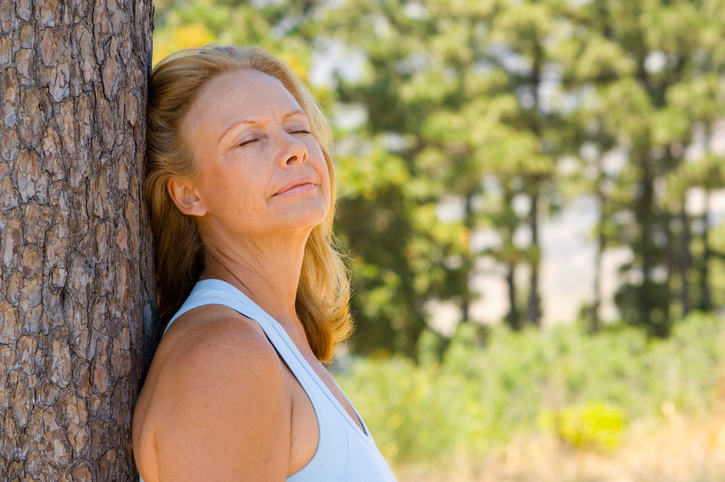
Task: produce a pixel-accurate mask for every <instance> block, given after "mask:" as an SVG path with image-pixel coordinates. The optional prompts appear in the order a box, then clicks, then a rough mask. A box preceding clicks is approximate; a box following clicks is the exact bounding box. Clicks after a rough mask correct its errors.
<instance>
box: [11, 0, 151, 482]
mask: <svg viewBox="0 0 725 482" xmlns="http://www.w3.org/2000/svg"><path fill="white" fill-rule="evenodd" d="M151 26H152V5H151V0H96V1H95V3H94V2H89V1H84V0H74V1H65V2H61V1H58V0H17V1H3V2H1V3H0V105H1V106H2V110H1V111H0V157H1V160H0V423H2V428H1V430H2V438H1V440H0V480H8V481H12V480H37V481H48V482H50V481H70V480H77V481H93V480H98V481H117V480H132V479H133V478H134V477H136V471H135V466H134V463H133V456H132V453H131V437H130V433H131V416H132V413H133V405H134V402H135V399H136V395H137V393H138V389H139V386H140V380H141V378H142V376H143V374H144V373H145V370H146V367H147V366H148V362H149V358H150V355H151V353H152V349H153V347H154V344H155V342H156V340H157V336H158V334H157V329H156V327H155V323H154V319H155V311H156V302H155V298H156V297H155V287H154V281H153V271H152V267H153V263H152V259H151V257H152V254H151V240H150V234H149V229H148V226H147V221H146V213H145V206H144V203H143V201H142V196H141V184H142V180H143V173H142V159H143V155H144V149H145V140H144V131H145V103H146V89H147V80H146V79H147V70H148V68H149V64H150V52H151Z"/></svg>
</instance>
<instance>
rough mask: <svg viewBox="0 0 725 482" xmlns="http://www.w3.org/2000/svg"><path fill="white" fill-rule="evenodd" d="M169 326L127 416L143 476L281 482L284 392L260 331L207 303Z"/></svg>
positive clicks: (286, 426)
mask: <svg viewBox="0 0 725 482" xmlns="http://www.w3.org/2000/svg"><path fill="white" fill-rule="evenodd" d="M175 323H178V325H176V326H173V327H172V328H170V329H169V332H168V333H167V335H166V336H165V337H164V339H163V341H162V343H161V345H160V346H159V349H158V351H157V354H156V355H155V357H154V361H153V363H152V366H151V369H150V371H149V375H148V378H147V381H146V383H145V385H144V388H143V390H142V393H141V395H140V397H139V400H138V405H137V409H136V412H135V413H134V434H133V443H134V451H135V453H136V457H137V465H138V466H139V470H140V471H141V472H142V475H143V476H144V480H146V482H152V481H153V480H154V475H155V476H156V478H155V480H221V481H223V480H227V479H229V480H232V479H234V480H238V479H239V478H240V477H241V478H243V479H246V477H245V474H246V475H251V474H254V476H255V478H256V477H257V476H259V475H261V474H262V473H265V474H266V475H268V478H265V479H264V480H275V479H277V478H280V477H281V479H280V480H283V479H284V478H285V477H286V471H287V457H288V456H289V453H288V447H289V437H290V423H289V420H290V412H291V395H290V393H289V390H288V388H287V387H286V385H285V376H284V367H283V364H282V362H281V361H280V359H279V357H278V356H277V352H276V351H275V349H274V347H273V346H272V345H271V344H270V343H269V341H268V340H267V338H266V336H265V335H264V332H263V331H262V330H261V328H260V327H259V326H258V325H257V324H256V323H255V322H253V321H252V320H249V319H247V318H244V317H242V316H241V315H239V314H238V313H236V312H234V311H233V310H231V309H229V308H225V307H221V306H214V305H210V306H205V307H200V308H197V309H196V310H192V311H190V312H189V313H188V314H185V315H183V316H182V317H179V319H178V320H177V322H175ZM265 460H266V461H267V463H266V464H262V465H263V466H259V465H260V461H265ZM273 460H276V461H277V462H278V463H269V462H271V461H273ZM154 466H155V467H154ZM260 471H261V472H260ZM144 472H149V477H148V478H147V477H146V475H145V474H144ZM154 472H156V473H155V474H154Z"/></svg>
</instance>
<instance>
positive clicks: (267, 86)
mask: <svg viewBox="0 0 725 482" xmlns="http://www.w3.org/2000/svg"><path fill="white" fill-rule="evenodd" d="M296 109H300V106H299V104H298V103H297V101H296V100H295V98H294V97H293V96H292V94H290V92H289V91H288V90H287V89H286V88H285V87H284V86H283V85H282V83H281V82H280V81H279V80H277V79H275V78H274V77H272V76H270V75H267V74H265V73H263V72H259V71H258V70H252V69H243V70H238V71H234V72H228V73H225V74H221V75H218V76H216V77H214V78H212V79H211V80H209V81H208V82H207V83H206V84H205V85H204V87H202V89H201V91H200V92H199V95H198V96H197V98H196V99H195V100H194V103H193V104H192V106H191V109H190V110H189V115H188V117H187V123H188V124H189V126H190V127H192V126H193V128H194V130H198V129H200V128H201V129H206V128H211V129H214V130H216V129H220V128H224V127H225V126H227V125H229V124H231V123H233V122H238V121H240V120H257V119H260V118H262V119H263V118H265V117H268V116H270V115H277V116H280V115H282V114H284V113H286V112H289V111H292V110H296Z"/></svg>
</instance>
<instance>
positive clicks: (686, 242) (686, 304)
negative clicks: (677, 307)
mask: <svg viewBox="0 0 725 482" xmlns="http://www.w3.org/2000/svg"><path fill="white" fill-rule="evenodd" d="M680 223H681V224H682V227H681V231H680V257H679V261H680V279H681V288H680V290H681V291H680V302H681V303H682V316H687V315H689V314H690V311H692V305H691V303H690V280H689V278H688V274H689V272H690V267H691V266H692V255H691V254H690V244H691V238H692V236H691V233H690V216H689V215H688V214H687V210H686V209H685V197H684V196H683V197H682V200H681V201H680Z"/></svg>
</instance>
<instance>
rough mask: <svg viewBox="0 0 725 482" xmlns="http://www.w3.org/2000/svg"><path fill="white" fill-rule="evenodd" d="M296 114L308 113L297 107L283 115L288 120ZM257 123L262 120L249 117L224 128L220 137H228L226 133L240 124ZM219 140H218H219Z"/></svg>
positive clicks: (220, 138)
mask: <svg viewBox="0 0 725 482" xmlns="http://www.w3.org/2000/svg"><path fill="white" fill-rule="evenodd" d="M296 115H302V116H304V117H307V114H305V111H303V110H302V109H295V110H291V111H289V112H287V113H285V114H284V115H282V121H286V120H287V119H289V118H290V117H294V116H296ZM255 124H256V125H259V124H262V122H261V121H260V120H258V119H248V120H242V121H238V122H235V123H233V124H232V125H230V126H229V127H227V128H226V129H225V130H224V133H223V134H222V135H221V136H220V137H219V141H221V140H222V139H224V137H226V135H227V134H228V133H229V132H230V131H231V130H232V129H234V128H235V127H239V126H243V125H255ZM219 141H217V142H219Z"/></svg>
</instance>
